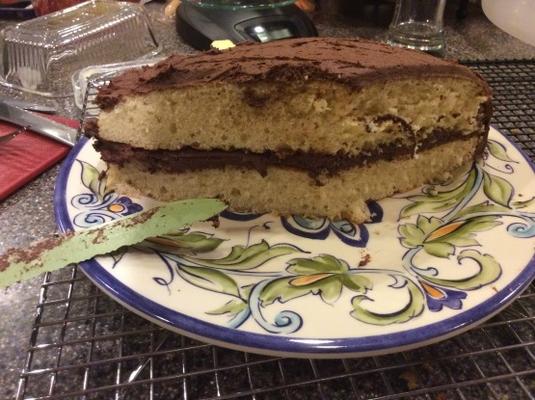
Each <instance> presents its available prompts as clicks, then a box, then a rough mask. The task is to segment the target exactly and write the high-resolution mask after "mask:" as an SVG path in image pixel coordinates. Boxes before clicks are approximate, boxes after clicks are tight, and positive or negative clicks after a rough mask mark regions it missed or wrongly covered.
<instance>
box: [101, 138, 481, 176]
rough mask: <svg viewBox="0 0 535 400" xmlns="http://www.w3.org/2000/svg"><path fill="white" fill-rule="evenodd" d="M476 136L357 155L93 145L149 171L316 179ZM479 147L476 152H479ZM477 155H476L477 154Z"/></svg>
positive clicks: (112, 159) (116, 160)
mask: <svg viewBox="0 0 535 400" xmlns="http://www.w3.org/2000/svg"><path fill="white" fill-rule="evenodd" d="M477 135H479V133H477V132H475V133H472V134H469V135H463V134H462V133H461V132H447V131H444V130H437V131H434V132H433V134H432V135H430V136H429V137H428V139H427V140H425V141H423V142H420V143H418V144H417V145H414V144H413V145H407V144H406V143H405V144H404V143H401V142H392V143H389V144H386V145H382V146H380V147H376V148H373V149H370V150H368V151H364V152H361V153H360V154H359V155H356V156H349V155H347V154H336V155H331V154H321V153H305V152H301V151H297V152H284V153H277V152H274V151H266V152H264V153H261V154H259V153H251V152H247V151H244V150H232V151H225V150H209V151H206V150H195V149H193V148H190V147H185V148H182V149H180V150H174V151H173V150H145V149H140V148H136V147H132V146H129V145H127V144H123V143H116V142H110V141H104V140H98V141H97V142H96V144H95V148H96V149H97V150H98V151H99V152H100V153H101V156H102V159H103V160H104V161H106V162H108V163H112V164H118V165H123V164H125V163H128V162H135V163H136V164H138V165H140V166H141V168H143V169H144V170H146V171H149V172H156V171H165V172H173V173H180V172H184V171H198V170H203V169H213V168H223V167H226V166H233V167H245V168H251V169H255V170H257V171H258V172H259V173H260V174H261V175H262V176H265V175H266V174H267V169H268V167H272V166H276V167H282V168H292V169H298V170H302V171H306V172H308V173H309V175H310V176H311V177H313V178H318V177H319V176H320V175H322V174H327V175H334V174H336V173H338V172H340V171H343V170H346V169H349V168H352V167H355V166H363V165H367V164H369V163H373V162H376V161H379V160H387V161H391V160H394V159H395V158H406V157H412V156H413V155H414V154H415V152H416V150H417V151H421V150H426V149H428V148H431V147H434V146H437V145H439V144H443V143H448V142H452V141H457V140H467V139H470V138H472V137H474V136H477ZM479 147H480V146H478V152H481V150H479ZM476 156H479V154H477V155H476Z"/></svg>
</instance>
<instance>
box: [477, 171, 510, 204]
mask: <svg viewBox="0 0 535 400" xmlns="http://www.w3.org/2000/svg"><path fill="white" fill-rule="evenodd" d="M483 191H484V192H485V194H486V195H487V197H488V198H489V199H491V200H492V201H493V202H495V203H498V204H500V205H502V206H504V207H509V202H510V201H511V197H513V186H512V185H511V184H510V183H509V182H507V181H506V180H505V179H503V178H501V177H499V176H496V175H492V174H489V173H488V172H486V171H483Z"/></svg>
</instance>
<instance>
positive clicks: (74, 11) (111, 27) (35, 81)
mask: <svg viewBox="0 0 535 400" xmlns="http://www.w3.org/2000/svg"><path fill="white" fill-rule="evenodd" d="M61 4H63V5H66V3H61ZM55 5H58V6H59V5H60V3H55ZM160 50H161V48H160V46H159V44H158V42H157V41H156V38H155V36H154V33H153V27H152V24H151V21H150V19H149V16H148V15H147V13H146V10H145V8H144V7H142V6H140V5H139V4H132V3H128V2H121V1H115V0H91V1H87V2H84V3H81V4H78V5H75V6H73V7H69V8H67V9H63V10H60V11H55V12H53V13H51V14H47V15H44V16H41V17H38V18H34V19H32V20H29V21H25V22H21V23H19V24H16V25H10V26H8V27H6V28H4V29H3V30H2V31H1V32H0V51H1V54H2V62H1V63H0V84H1V85H2V86H5V87H8V88H13V89H17V90H19V91H23V92H26V93H33V94H37V95H40V96H46V97H62V96H70V95H71V94H72V84H71V80H70V78H71V76H72V74H73V73H74V72H76V71H78V70H80V69H81V68H84V67H87V66H89V65H97V64H105V63H112V62H120V61H128V60H135V59H139V58H141V57H153V56H154V55H156V54H157V53H158V52H159V51H160Z"/></svg>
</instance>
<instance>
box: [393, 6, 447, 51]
mask: <svg viewBox="0 0 535 400" xmlns="http://www.w3.org/2000/svg"><path fill="white" fill-rule="evenodd" d="M445 7H446V0H397V1H396V11H395V12H394V17H393V19H392V23H391V24H390V27H389V29H388V43H390V44H391V45H394V46H402V47H408V48H410V49H416V50H421V51H426V52H429V53H433V54H436V55H441V54H442V53H443V52H444V48H445V41H444V9H445Z"/></svg>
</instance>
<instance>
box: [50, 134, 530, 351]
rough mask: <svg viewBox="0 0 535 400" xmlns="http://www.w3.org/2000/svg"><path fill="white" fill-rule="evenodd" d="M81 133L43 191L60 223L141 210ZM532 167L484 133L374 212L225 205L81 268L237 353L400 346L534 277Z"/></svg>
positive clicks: (464, 321)
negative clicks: (463, 162)
mask: <svg viewBox="0 0 535 400" xmlns="http://www.w3.org/2000/svg"><path fill="white" fill-rule="evenodd" d="M104 167H105V165H104V164H103V163H102V162H101V161H100V158H99V157H98V155H97V153H96V152H95V151H94V149H93V147H92V146H91V144H90V143H89V141H87V140H83V141H82V142H80V143H79V144H78V145H77V146H76V147H75V148H74V149H73V150H72V152H71V154H70V155H69V157H68V158H67V160H66V162H65V163H64V165H63V167H62V170H61V173H60V176H59V178H58V182H57V187H56V193H55V208H56V214H57V219H58V222H59V225H60V228H61V229H62V230H69V229H74V230H79V229H84V228H87V227H91V226H95V225H98V224H100V223H103V222H105V221H110V220H113V219H116V218H120V217H122V216H124V215H128V214H132V213H134V212H137V211H140V210H142V209H144V208H147V207H149V206H151V205H154V204H155V203H154V202H151V201H150V200H148V199H135V198H129V197H127V196H123V195H121V194H120V193H113V192H107V191H106V189H105V182H103V181H100V180H99V172H100V171H102V169H103V168H104ZM534 183H535V179H534V171H533V168H532V165H531V164H530V163H529V161H527V159H526V158H525V157H524V156H523V155H522V154H521V153H520V152H519V150H517V149H516V148H515V147H514V146H513V145H512V144H511V143H510V142H509V141H508V140H507V139H506V138H505V137H504V136H503V135H501V134H500V133H499V132H497V131H496V130H494V129H492V130H491V132H490V140H489V144H488V147H487V151H486V154H485V157H484V160H482V161H481V162H480V163H479V164H478V165H475V166H474V168H473V169H472V170H471V171H470V172H469V173H467V174H466V175H464V176H462V177H461V178H459V179H458V180H457V181H456V182H454V183H452V184H450V185H447V186H426V187H423V188H420V189H418V190H416V191H413V192H411V193H405V194H403V195H399V196H395V197H392V198H389V199H386V200H383V201H380V202H378V203H375V202H371V203H369V208H370V210H371V212H372V215H373V220H372V221H371V222H370V223H368V224H362V225H354V224H352V223H350V222H348V221H330V220H327V219H308V218H302V217H298V216H294V217H289V218H281V217H277V216H275V215H270V214H264V215H253V214H236V213H231V212H225V213H223V214H222V215H221V216H220V224H219V226H218V227H214V226H213V225H212V224H210V223H200V224H196V225H194V226H192V227H191V228H189V229H186V230H182V231H177V232H174V233H173V234H170V235H168V236H166V237H163V238H161V239H160V240H158V241H153V242H147V243H144V244H143V245H140V246H138V247H135V248H130V249H129V250H128V251H118V252H117V253H115V254H113V255H109V256H105V257H98V258H96V259H94V260H91V261H89V262H86V263H83V264H82V265H81V268H82V270H83V271H84V272H85V273H86V274H87V275H88V276H89V278H90V279H91V280H93V282H95V284H97V285H98V286H99V287H100V288H101V289H102V290H103V291H104V292H106V293H107V294H109V295H110V296H111V297H113V298H114V299H116V300H117V301H119V302H120V303H121V304H123V305H124V306H126V307H127V308H129V309H131V310H132V311H134V312H136V313H138V314H140V315H141V316H143V317H145V318H147V319H149V320H151V321H154V322H155V323H157V324H159V325H162V326H164V327H166V328H169V329H171V330H174V331H177V332H179V333H182V334H185V335H188V336H192V337H194V338H197V339H199V340H203V341H206V342H211V343H215V344H218V345H222V346H227V347H231V348H235V349H240V350H244V351H251V352H258V353H264V354H272V355H285V356H293V357H344V356H347V357H358V356H369V355H372V354H381V353H388V352H394V351H401V350H406V349H409V348H413V347H418V346H422V345H425V344H429V343H432V342H436V341H439V340H442V339H445V338H447V337H450V336H453V335H455V334H458V333H460V332H462V331H464V330H466V329H469V328H470V327H471V326H473V325H475V324H477V323H480V322H482V321H483V320H485V319H487V318H489V317H491V316H492V315H494V314H495V313H497V312H498V311H499V310H500V309H502V308H503V307H505V306H506V305H507V304H509V303H510V302H511V301H512V300H513V298H514V297H515V296H516V295H518V294H519V293H520V292H521V291H522V290H523V289H524V288H526V287H527V286H528V284H529V282H530V281H531V279H532V278H533V276H534V273H535V259H534V251H533V249H534V246H535V184H534Z"/></svg>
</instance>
